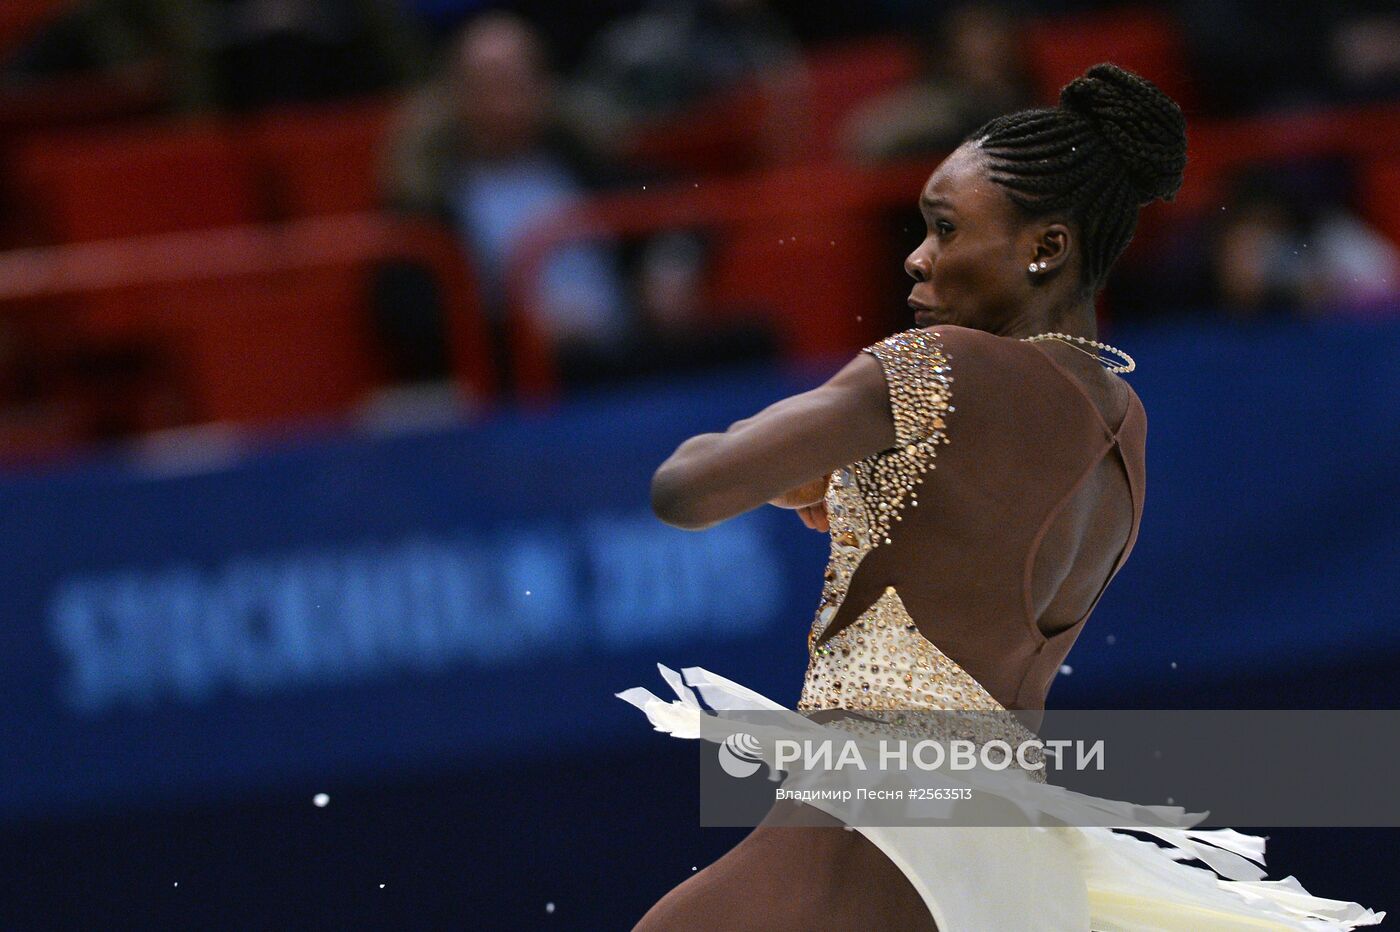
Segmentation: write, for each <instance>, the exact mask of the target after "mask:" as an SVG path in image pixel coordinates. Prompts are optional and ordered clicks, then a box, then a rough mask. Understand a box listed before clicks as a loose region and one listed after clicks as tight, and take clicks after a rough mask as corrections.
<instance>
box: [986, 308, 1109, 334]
mask: <svg viewBox="0 0 1400 932" xmlns="http://www.w3.org/2000/svg"><path fill="white" fill-rule="evenodd" d="M997 333H998V335H1000V336H1004V337H1016V338H1023V337H1032V336H1035V335H1036V334H1038V333H1064V334H1068V335H1070V336H1073V337H1085V338H1087V339H1090V340H1094V339H1097V338H1098V326H1097V315H1096V314H1095V312H1094V303H1093V301H1092V300H1089V301H1085V302H1078V303H1074V304H1067V305H1061V306H1060V307H1057V308H1034V307H1032V308H1027V309H1026V311H1025V312H1024V313H1022V314H1019V315H1017V316H1016V317H1014V318H1013V319H1011V320H1010V321H1008V322H1007V323H1006V326H1004V327H1003V328H1001V329H1000V330H998V331H997Z"/></svg>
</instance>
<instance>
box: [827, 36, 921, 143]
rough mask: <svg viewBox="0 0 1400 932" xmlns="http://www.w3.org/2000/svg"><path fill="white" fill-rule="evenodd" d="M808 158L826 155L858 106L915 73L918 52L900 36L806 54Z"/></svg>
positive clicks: (892, 88)
mask: <svg viewBox="0 0 1400 932" xmlns="http://www.w3.org/2000/svg"><path fill="white" fill-rule="evenodd" d="M806 64H807V99H808V107H809V109H810V112H811V136H810V139H808V140H807V142H806V145H804V147H803V148H804V150H805V154H806V157H807V158H809V159H813V160H816V159H822V158H831V157H834V156H835V155H837V151H836V146H837V143H838V142H839V141H840V131H841V127H842V125H843V124H844V123H845V121H846V118H847V117H849V116H850V115H851V113H853V112H854V111H855V110H856V109H857V108H858V107H860V105H861V104H864V103H865V102H867V101H869V100H871V99H873V98H875V97H878V96H880V95H881V94H885V93H887V92H889V91H892V90H895V89H896V88H898V87H901V86H903V85H905V84H907V83H909V82H911V81H913V80H914V79H915V78H917V77H918V75H919V56H918V53H917V52H916V50H915V49H914V47H913V45H911V44H910V43H909V42H906V41H904V40H902V39H898V38H893V37H879V38H874V39H867V40H862V41H858V42H845V43H841V44H840V45H834V46H831V47H829V48H826V49H818V50H814V51H813V52H811V53H810V54H808V56H807V61H806Z"/></svg>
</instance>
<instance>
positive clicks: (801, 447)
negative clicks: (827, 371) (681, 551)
mask: <svg viewBox="0 0 1400 932" xmlns="http://www.w3.org/2000/svg"><path fill="white" fill-rule="evenodd" d="M894 442H895V432H894V423H893V419H892V417H891V414H890V402H889V392H888V389H887V387H886V383H885V375H884V371H883V369H882V367H881V365H880V362H879V360H877V359H876V358H875V357H874V356H872V355H870V354H869V353H858V354H857V355H856V357H855V358H854V359H852V360H851V361H850V362H849V363H847V364H846V365H845V366H844V367H843V368H842V369H841V371H840V372H837V373H836V374H835V375H834V376H832V377H831V379H829V380H828V381H827V382H826V383H825V384H823V385H821V386H820V387H818V388H814V389H812V390H811V391H808V392H803V393H801V394H799V395H793V396H791V397H789V398H784V399H783V400H782V401H779V402H776V403H774V404H772V405H769V406H768V407H767V408H764V409H763V410H762V411H760V412H758V413H757V414H755V415H753V416H752V417H747V418H744V419H743V420H741V421H736V422H735V423H734V424H732V425H730V427H729V429H728V430H726V431H724V432H723V433H709V434H699V435H697V436H695V437H691V438H690V439H689V440H687V441H686V442H685V443H682V444H681V445H680V446H679V447H677V448H676V451H675V452H674V453H672V454H671V456H670V457H669V458H668V459H667V460H666V461H665V462H664V463H662V464H661V466H660V467H659V468H658V469H657V470H656V474H655V475H654V476H653V477H652V482H651V502H652V509H653V510H654V511H655V512H656V515H657V517H659V518H660V519H661V520H662V521H665V522H666V523H667V524H671V525H674V526H676V527H681V528H686V529H688V530H703V529H704V528H707V527H711V526H713V525H715V524H718V523H720V522H721V521H726V520H728V519H729V518H733V517H735V516H737V515H741V514H743V513H744V512H746V511H750V510H752V509H754V508H757V507H758V506H759V505H762V504H764V503H765V502H767V501H769V500H770V499H773V498H777V497H778V496H780V495H782V494H783V493H785V492H787V491H788V490H790V489H794V488H796V487H798V486H800V485H803V484H804V483H810V482H813V481H814V480H817V479H819V478H821V477H822V476H824V475H826V474H827V473H830V472H832V471H833V470H836V469H839V468H840V467H842V466H845V465H847V464H849V463H852V462H854V461H856V460H858V459H862V458H864V457H866V456H869V455H870V454H872V453H877V452H879V451H880V450H885V449H888V448H889V447H891V446H893V445H894Z"/></svg>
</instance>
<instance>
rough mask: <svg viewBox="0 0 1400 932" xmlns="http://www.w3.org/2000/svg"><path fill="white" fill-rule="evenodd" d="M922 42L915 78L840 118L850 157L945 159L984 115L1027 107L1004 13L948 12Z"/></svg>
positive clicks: (972, 7) (984, 7)
mask: <svg viewBox="0 0 1400 932" xmlns="http://www.w3.org/2000/svg"><path fill="white" fill-rule="evenodd" d="M924 44H925V57H924V62H925V67H924V76H923V78H922V79H920V80H919V81H918V83H916V84H912V85H910V86H908V87H905V88H901V89H899V90H896V91H893V92H892V93H889V94H886V95H885V96H883V97H879V98H877V99H875V100H873V101H871V102H870V103H868V104H866V105H865V106H864V107H862V108H861V109H859V110H857V111H856V112H855V113H854V114H853V115H852V116H851V117H850V119H849V120H848V122H847V125H846V126H845V128H844V129H843V131H842V133H843V148H844V149H845V151H846V152H847V154H848V155H849V156H850V157H852V158H855V159H858V160H861V161H881V160H889V159H898V158H901V157H906V156H917V155H933V154H938V153H945V152H947V151H949V150H951V149H953V148H955V147H956V146H957V144H958V143H959V142H960V141H961V140H962V139H963V137H964V136H966V135H967V134H968V133H970V132H971V131H972V130H974V129H976V128H977V127H978V126H980V125H982V124H983V123H984V122H986V121H987V120H989V119H991V118H992V117H994V116H997V115H999V114H1002V113H1009V112H1012V111H1015V110H1021V109H1023V108H1025V107H1030V106H1033V105H1034V104H1035V101H1034V98H1033V92H1032V90H1031V86H1030V82H1029V80H1028V78H1027V76H1026V74H1025V72H1024V71H1023V70H1022V64H1021V63H1022V59H1023V56H1022V55H1021V51H1020V38H1019V35H1018V32H1017V25H1016V19H1015V17H1014V16H1013V14H1012V13H1011V12H1010V11H1009V10H1008V9H1005V8H1003V7H999V6H996V5H994V4H986V3H964V4H961V5H959V6H956V7H954V8H953V9H952V10H950V11H949V12H948V14H947V15H946V17H944V19H943V21H942V23H941V26H940V28H939V29H938V31H937V33H936V34H935V35H931V36H927V37H926V38H925V43H924Z"/></svg>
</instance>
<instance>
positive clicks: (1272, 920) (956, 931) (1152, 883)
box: [617, 664, 1385, 932]
mask: <svg viewBox="0 0 1400 932" xmlns="http://www.w3.org/2000/svg"><path fill="white" fill-rule="evenodd" d="M658 667H659V668H660V670H661V674H662V676H663V677H664V678H665V679H666V681H667V682H668V683H669V684H670V686H671V688H672V689H673V690H675V692H676V695H677V697H678V698H677V699H673V700H670V701H664V700H662V699H660V698H659V697H657V696H656V695H654V694H653V693H652V692H651V691H650V690H647V689H644V688H642V687H640V686H638V687H633V688H632V689H628V690H624V691H623V692H620V693H618V694H617V696H618V697H619V698H621V699H623V700H625V701H627V702H629V703H631V704H632V705H634V706H636V707H637V708H639V709H641V710H642V711H643V712H645V713H646V716H647V718H648V719H649V720H650V721H651V723H652V725H653V726H654V727H655V729H656V730H657V731H663V732H667V733H669V734H671V735H674V736H675V737H678V738H701V737H702V733H701V732H702V729H701V717H702V716H703V715H705V714H706V713H705V710H704V709H703V708H702V707H701V706H700V703H699V702H698V701H697V698H696V695H695V692H694V691H698V692H699V695H700V697H701V698H703V699H704V700H705V702H706V703H707V704H708V705H709V706H710V707H711V708H712V709H714V710H716V711H719V712H724V711H726V710H734V711H748V710H761V711H764V712H772V713H787V714H788V715H790V716H791V719H785V720H786V721H789V722H790V724H791V726H792V727H793V728H797V729H811V728H813V727H814V726H813V725H812V724H811V723H810V721H809V720H808V719H807V718H806V717H805V716H803V715H801V714H799V713H798V712H796V711H793V710H790V709H787V708H786V707H785V706H782V705H780V704H778V703H776V702H773V701H772V700H770V699H768V698H767V697H765V696H762V695H760V694H759V693H756V692H754V691H753V690H751V689H748V688H746V687H743V686H740V685H739V684H738V683H734V682H732V681H731V680H727V679H725V678H724V677H722V676H719V675H717V674H714V673H711V672H709V671H708V670H705V669H703V668H701V667H687V668H686V669H685V670H684V671H683V672H684V674H685V679H684V680H683V679H682V677H681V675H680V674H677V673H676V672H675V671H673V670H671V669H669V668H667V667H664V666H661V665H660V664H658ZM687 681H688V682H687ZM693 690H694V691H693ZM1013 782H1014V781H1013ZM1027 782H1029V781H1027ZM1006 792H1007V795H1008V798H1010V797H1014V796H1016V794H1017V792H1018V791H1017V790H1016V789H1015V788H1014V787H1013V788H1010V789H1008V790H1007V791H1006ZM1032 792H1033V793H1034V794H1037V795H1036V799H1037V802H1036V803H1035V805H1036V807H1037V808H1040V809H1042V810H1043V811H1045V812H1052V811H1054V810H1055V808H1056V807H1057V806H1061V804H1063V807H1062V808H1060V810H1059V813H1060V814H1061V815H1062V816H1063V815H1064V813H1067V812H1071V811H1073V808H1074V806H1077V805H1082V804H1086V803H1087V804H1089V805H1091V806H1093V807H1094V808H1097V809H1098V811H1100V812H1102V811H1104V809H1105V808H1106V807H1113V806H1117V805H1120V804H1117V803H1113V802H1109V801H1104V800H1092V799H1091V798H1089V797H1082V796H1078V794H1074V793H1069V792H1068V791H1062V790H1059V789H1058V788H1048V789H1047V788H1045V787H1043V785H1036V788H1034V789H1033V791H1032ZM1071 797H1074V799H1071ZM1027 798H1029V797H1027ZM812 804H813V805H816V806H817V807H818V808H821V809H824V810H825V811H827V812H829V814H831V815H833V816H836V817H837V818H840V816H841V812H840V811H838V810H837V809H835V808H831V807H830V806H829V804H824V803H821V802H817V801H814V802H813V803H812ZM1121 805H1122V806H1123V807H1125V808H1124V810H1123V811H1124V812H1128V811H1134V812H1141V811H1145V809H1144V807H1134V806H1131V804H1126V803H1123V804H1121ZM1146 808H1147V809H1152V808H1155V807H1146ZM1079 811H1081V812H1082V811H1085V810H1083V809H1080V810H1079ZM1110 811H1112V810H1111V808H1110ZM1162 811H1164V812H1166V811H1168V810H1167V809H1166V808H1165V807H1163V808H1162ZM1170 811H1172V812H1175V813H1180V812H1181V810H1179V809H1173V810H1170ZM1071 817H1072V816H1071ZM852 828H853V829H854V830H855V831H859V832H860V833H861V834H863V835H864V836H865V837H866V838H868V839H869V840H870V841H871V842H872V843H873V844H874V845H875V846H876V847H878V848H879V849H880V850H881V851H882V852H883V853H884V854H885V856H886V857H888V858H889V859H890V861H891V862H892V863H893V864H894V865H895V866H896V867H898V868H899V869H900V871H902V872H903V873H904V875H905V876H906V877H908V878H909V881H910V883H911V884H912V885H913V886H914V889H915V890H917V891H918V893H919V895H920V897H922V899H923V901H924V903H925V905H927V907H928V910H929V913H930V914H931V915H932V917H933V920H934V922H935V923H937V925H938V928H939V929H940V932H987V930H992V929H998V930H1000V929H1017V930H1045V932H1085V930H1092V932H1217V930H1218V932H1234V930H1265V929H1269V930H1283V929H1290V930H1310V932H1339V930H1343V929H1354V928H1357V927H1359V926H1372V925H1378V924H1379V923H1380V922H1381V920H1382V919H1384V918H1385V913H1384V912H1379V913H1377V912H1373V911H1372V910H1369V909H1366V908H1365V907H1363V906H1361V905H1360V904H1358V903H1352V902H1347V901H1344V900H1331V899H1325V898H1323V897H1318V896H1313V895H1311V894H1310V893H1308V891H1307V890H1305V889H1304V888H1303V886H1302V884H1300V883H1299V882H1298V881H1297V880H1295V879H1294V878H1293V877H1291V876H1290V877H1285V878H1284V879H1282V880H1265V879H1263V878H1264V870H1263V868H1262V867H1261V865H1262V864H1263V863H1264V839H1263V838H1260V837H1258V836H1254V835H1246V834H1243V833H1241V832H1238V831H1235V830H1234V829H1229V828H1223V829H1211V830H1201V829H1189V828H1187V829H1182V828H1156V829H1154V828H1146V827H1143V826H1140V825H1138V824H1136V823H1135V822H1134V823H1132V824H1131V828H1132V829H1133V830H1134V831H1142V832H1149V833H1151V834H1152V835H1154V836H1155V837H1157V838H1159V839H1160V840H1162V841H1164V842H1165V843H1166V846H1165V847H1164V846H1163V845H1160V844H1156V843H1154V842H1150V841H1145V840H1143V839H1140V838H1137V837H1135V836H1133V835H1128V834H1125V833H1123V832H1121V831H1117V830H1115V829H1113V828H1106V827H1097V826H1075V825H1072V824H1057V825H1051V826H1044V825H1027V826H995V827H964V826H951V825H949V826H940V827H937V828H930V827H927V826H879V825H875V826H864V825H854V826H852ZM1191 860H1199V861H1201V862H1203V863H1204V864H1206V865H1207V867H1205V868H1202V867H1195V866H1192V865H1190V864H1185V863H1182V862H1183V861H1191Z"/></svg>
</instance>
